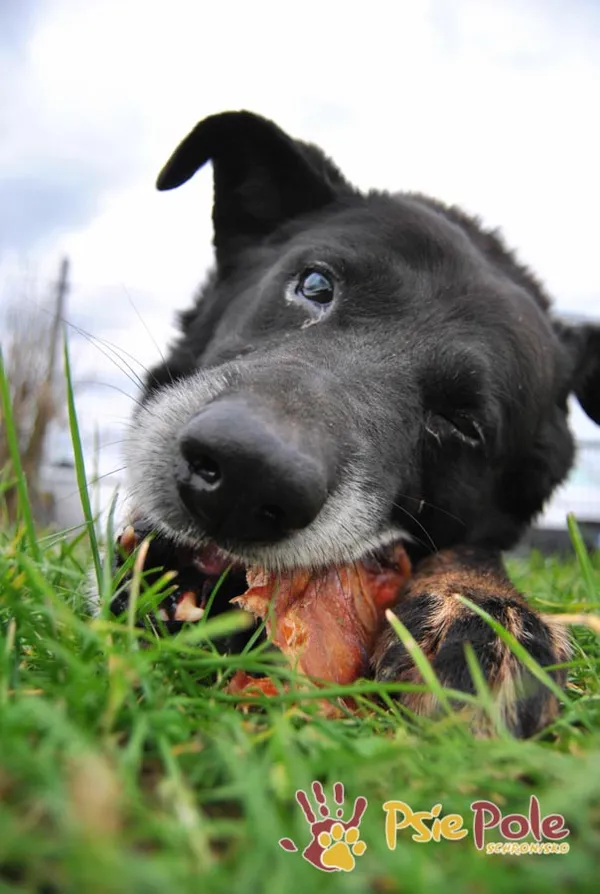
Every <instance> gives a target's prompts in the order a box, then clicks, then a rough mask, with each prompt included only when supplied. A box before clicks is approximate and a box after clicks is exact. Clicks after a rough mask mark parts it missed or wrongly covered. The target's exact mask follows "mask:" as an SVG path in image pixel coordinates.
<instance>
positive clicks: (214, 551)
mask: <svg viewBox="0 0 600 894" xmlns="http://www.w3.org/2000/svg"><path fill="white" fill-rule="evenodd" d="M231 564H232V562H231V559H230V558H229V557H228V556H227V555H226V554H225V553H224V552H223V551H222V550H221V549H219V547H218V546H217V545H216V543H208V544H206V546H202V547H200V549H198V550H196V551H195V552H194V565H195V566H196V568H197V569H198V571H201V572H202V574H206V575H207V577H220V576H221V574H223V572H224V571H225V569H226V568H229V567H231Z"/></svg>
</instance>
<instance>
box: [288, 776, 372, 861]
mask: <svg viewBox="0 0 600 894" xmlns="http://www.w3.org/2000/svg"><path fill="white" fill-rule="evenodd" d="M312 793H313V796H314V800H315V805H314V806H313V805H312V804H311V802H310V800H309V798H308V795H307V793H306V792H305V791H303V790H302V789H299V790H298V791H297V792H296V801H297V802H298V804H299V806H300V809H301V810H302V813H303V814H304V817H305V819H306V822H307V823H308V826H309V829H310V834H311V839H310V841H309V842H308V844H307V845H306V847H305V848H304V850H303V851H302V856H303V857H304V859H305V860H307V861H308V862H309V863H311V864H312V865H313V866H315V867H316V868H317V869H321V870H323V872H351V871H352V870H353V869H354V867H355V866H356V860H355V857H362V855H363V854H364V852H365V851H366V849H367V845H366V844H365V842H364V841H362V840H361V838H360V832H359V826H360V822H361V820H362V818H363V815H364V812H365V810H366V809H367V799H366V798H363V797H359V798H357V799H356V801H355V802H354V807H353V809H352V816H351V817H350V819H348V820H344V819H343V816H344V786H343V785H342V783H341V782H336V783H335V784H334V786H333V800H334V803H335V805H336V807H335V815H334V816H333V815H332V813H331V810H330V808H329V807H328V805H327V800H326V798H325V792H324V791H323V786H322V785H321V783H320V782H313V784H312ZM279 846H280V847H282V848H283V850H284V851H289V852H291V853H293V852H295V851H297V850H298V846H297V845H296V843H295V842H294V841H292V839H291V838H282V839H281V840H280V841H279Z"/></svg>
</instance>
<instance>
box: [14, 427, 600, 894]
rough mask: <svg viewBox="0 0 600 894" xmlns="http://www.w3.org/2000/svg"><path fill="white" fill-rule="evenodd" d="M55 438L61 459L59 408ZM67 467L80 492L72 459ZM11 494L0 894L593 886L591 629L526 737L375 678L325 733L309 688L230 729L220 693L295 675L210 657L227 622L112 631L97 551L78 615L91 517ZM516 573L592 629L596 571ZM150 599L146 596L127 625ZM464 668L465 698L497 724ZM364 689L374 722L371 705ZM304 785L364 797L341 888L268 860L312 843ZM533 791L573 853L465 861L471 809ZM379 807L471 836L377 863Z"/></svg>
mask: <svg viewBox="0 0 600 894" xmlns="http://www.w3.org/2000/svg"><path fill="white" fill-rule="evenodd" d="M71 428H72V432H73V434H74V443H75V444H76V445H77V444H78V438H77V436H76V417H75V414H74V412H72V413H71ZM77 462H78V468H79V473H80V479H81V481H82V482H83V481H84V480H85V470H84V469H83V458H82V455H81V454H80V453H78V454H77ZM16 468H17V474H18V465H17V466H16ZM26 498H27V497H26V489H25V488H24V486H23V482H21V501H22V524H21V525H19V526H18V528H17V530H9V529H8V528H5V530H4V531H3V532H2V533H1V534H0V892H9V891H31V892H44V894H55V892H56V894H63V892H64V894H67V892H74V894H88V892H90V894H92V892H99V894H105V892H106V894H109V892H121V891H122V892H130V894H137V892H139V894H152V892H170V894H178V892H188V891H189V892H200V891H207V892H213V891H214V892H220V891H223V892H233V891H235V892H246V891H247V892H249V894H250V892H251V894H254V892H262V891H265V892H271V891H272V892H288V891H290V892H296V891H299V892H304V891H311V892H313V891H314V892H317V891H348V892H371V891H372V892H376V894H378V892H382V894H386V892H396V891H397V892H404V891H409V892H420V891H423V892H430V891H431V892H437V891H444V892H446V891H448V890H453V889H456V890H459V891H461V892H463V891H464V892H473V894H482V892H488V891H490V892H503V891H507V892H510V894H514V892H520V891H523V892H536V891H540V892H541V891H549V890H551V891H573V892H584V891H588V890H589V891H592V890H596V888H597V878H598V854H600V640H599V638H598V636H597V635H596V634H595V633H594V632H593V631H592V630H591V629H589V628H588V627H585V626H576V627H574V628H573V631H574V638H575V644H576V649H575V654H574V658H573V661H572V662H571V664H570V671H569V680H570V682H569V688H568V692H567V696H568V698H567V704H566V705H565V706H564V708H563V712H562V714H561V716H560V718H559V719H558V720H557V721H556V722H555V723H554V724H553V726H552V727H551V728H550V729H549V730H547V731H546V732H545V733H544V735H542V736H539V737H538V738H536V739H534V740H531V741H527V742H522V741H516V740H514V739H513V738H511V737H510V736H509V735H508V734H507V733H506V731H504V730H502V729H499V735H498V737H497V738H495V739H477V738H474V737H473V736H472V735H471V733H470V731H469V728H468V726H467V724H466V722H465V720H464V719H463V718H462V717H460V716H458V715H456V714H453V713H451V712H450V713H446V712H444V713H443V714H442V716H441V717H440V719H438V720H419V719H417V718H412V717H408V716H406V714H405V713H403V712H401V711H400V710H398V709H397V708H395V707H394V703H393V700H392V698H391V696H392V694H393V690H394V687H393V686H387V687H381V686H380V687H377V686H375V684H372V683H357V684H355V686H354V687H352V692H353V694H354V695H355V697H356V700H357V702H358V704H359V707H360V709H361V710H360V711H359V713H358V715H355V714H350V713H348V714H347V716H343V717H341V718H339V719H325V718H324V717H323V716H321V714H320V713H319V697H322V695H323V693H322V692H319V691H317V690H315V689H309V690H304V691H303V692H298V691H296V692H295V693H293V694H291V695H290V694H287V695H286V694H282V695H281V696H279V697H277V698H274V699H271V700H266V699H258V700H257V702H258V703H259V704H257V708H258V709H257V710H254V711H252V712H249V713H244V712H243V711H241V710H240V705H239V701H240V700H239V699H236V698H235V697H233V696H230V695H227V693H226V692H225V691H224V689H225V684H226V682H227V680H228V679H229V677H230V676H231V674H232V673H233V672H234V671H235V670H236V669H239V668H244V669H246V670H252V671H258V672H267V671H268V672H271V673H272V674H273V675H274V676H275V677H276V678H278V679H281V680H290V679H293V674H291V672H290V671H286V669H285V667H283V666H282V665H281V664H279V663H277V662H275V659H274V658H273V657H272V656H270V655H269V654H268V653H267V652H265V651H264V649H262V648H260V647H258V648H256V647H255V648H253V649H251V650H249V651H247V652H246V653H244V654H243V655H237V656H227V655H220V654H219V653H218V651H217V649H216V648H215V646H214V642H216V641H217V640H218V637H219V636H220V635H222V634H223V633H224V632H226V630H227V629H228V628H229V629H230V628H232V626H234V625H236V624H238V623H239V620H238V617H239V616H233V617H232V618H228V619H222V618H216V619H214V620H210V619H209V620H208V621H207V622H206V623H205V622H204V621H203V622H201V623H200V624H199V625H197V627H195V628H194V629H192V630H190V631H189V632H186V633H185V634H183V635H180V636H179V637H174V638H162V639H161V638H158V637H156V636H154V635H153V634H152V633H151V632H146V633H144V632H141V631H140V630H139V629H138V628H136V627H135V626H134V623H133V622H134V620H135V617H134V611H133V610H132V612H131V613H130V614H128V615H127V616H126V617H124V618H122V619H119V620H118V621H117V620H115V619H113V618H111V617H110V615H109V614H108V612H107V611H106V606H107V604H108V601H109V599H110V597H111V595H112V594H113V592H114V589H115V587H117V586H118V581H114V580H113V578H112V575H111V574H110V556H108V557H107V558H106V559H105V560H104V562H102V560H101V559H100V558H99V557H98V554H96V559H97V561H98V565H97V568H96V573H97V575H98V577H99V581H100V591H101V592H102V594H103V599H104V610H103V611H102V612H101V614H100V616H99V617H98V618H96V619H92V618H90V616H89V613H88V606H87V601H86V591H87V586H88V583H87V579H88V576H89V569H90V567H92V568H94V561H93V559H94V552H95V546H94V544H93V543H90V538H89V535H90V531H91V530H92V526H91V524H90V522H91V519H90V517H89V513H90V509H89V503H88V505H87V508H86V512H87V516H88V525H87V530H86V532H85V533H84V534H82V535H81V536H80V537H79V538H78V539H75V540H71V541H70V542H69V541H66V540H65V539H63V538H61V537H58V536H46V537H42V536H34V532H33V528H32V522H31V518H30V515H28V513H27V510H26V503H25V502H24V501H26ZM111 539H112V538H111V537H110V535H109V537H108V542H109V543H110V542H111ZM511 574H512V576H513V579H514V580H515V582H516V583H517V584H518V586H519V587H521V588H522V589H523V590H525V591H526V592H527V593H529V594H531V601H532V603H533V605H535V606H536V607H537V608H539V609H540V610H541V611H543V612H558V613H570V614H586V613H590V614H594V613H595V614H596V616H597V615H598V610H599V609H600V561H599V559H598V557H596V558H595V559H594V560H592V561H589V560H588V559H587V557H586V556H585V554H584V553H583V552H582V551H579V556H578V559H573V560H572V561H567V562H560V561H558V560H553V559H544V558H542V557H541V556H539V555H534V556H532V557H531V559H530V560H529V561H514V562H512V563H511ZM167 585H168V583H167ZM157 599H158V593H157V592H150V593H149V592H144V588H143V587H141V588H140V592H139V596H138V600H137V605H136V606H135V607H134V608H135V611H136V612H137V613H138V614H139V613H143V612H144V611H147V610H148V607H149V606H151V605H152V604H153V603H154V602H156V600H157ZM398 634H399V635H404V632H403V631H402V630H398ZM473 658H474V656H473V655H472V654H470V660H471V662H472V668H473V673H474V676H475V678H476V683H477V686H476V689H477V696H476V697H475V700H476V701H477V702H478V703H480V704H481V705H482V706H483V707H484V709H486V708H487V709H488V710H490V711H493V706H491V705H490V704H489V693H487V691H486V688H485V684H484V682H483V680H481V678H480V677H478V676H477V670H478V668H477V666H476V662H475V663H474V664H473ZM539 670H540V672H541V673H542V675H543V671H542V670H541V669H539ZM429 685H431V686H432V687H434V689H435V687H436V686H439V683H438V682H437V680H436V679H435V677H432V678H431V679H430V681H429ZM397 688H398V687H396V689H397ZM374 690H377V691H378V692H379V694H380V695H381V698H382V700H383V701H384V702H386V701H387V703H388V707H387V708H385V709H384V708H383V707H381V706H379V707H378V706H376V705H375V706H372V707H371V709H368V707H367V706H368V704H369V702H368V701H367V699H368V695H369V694H370V693H372V692H373V691H374ZM340 691H342V689H341V687H331V688H330V689H328V690H327V692H328V693H329V694H330V695H331V696H332V697H333V696H334V695H336V694H339V692H340ZM313 780H321V781H322V782H323V783H324V785H325V790H326V792H327V794H328V795H329V794H330V792H331V786H332V784H333V783H334V782H336V781H338V780H341V781H342V782H343V783H344V784H345V786H346V802H347V804H348V803H350V804H351V803H352V802H353V801H354V798H355V797H357V796H358V795H363V796H366V797H367V798H368V800H369V806H368V808H367V811H366V814H365V816H364V819H363V821H362V824H361V827H360V829H361V836H362V838H363V840H364V841H365V842H366V843H367V851H366V853H365V854H364V856H361V857H359V858H358V859H357V866H356V869H355V870H354V871H353V872H349V873H342V872H339V873H329V874H326V873H323V872H320V871H318V870H317V869H315V868H313V867H312V866H310V865H309V864H308V863H307V862H306V861H304V860H303V859H302V857H301V855H300V854H299V853H295V854H291V853H286V852H284V851H283V850H282V849H281V848H279V847H278V840H279V839H280V838H282V837H284V836H286V837H290V838H292V839H293V840H295V841H296V843H297V844H298V845H299V846H300V849H302V848H303V847H304V845H305V844H306V843H307V842H308V835H307V827H306V824H305V821H304V819H303V817H302V815H301V813H300V810H299V809H298V805H297V804H296V802H295V800H294V793H295V791H296V790H297V789H299V788H303V789H309V787H310V784H311V783H312V781H313ZM532 794H535V795H536V796H537V797H538V798H539V800H540V802H541V808H542V812H543V813H545V814H547V813H560V814H564V816H565V819H566V823H567V826H568V827H569V828H570V829H571V834H570V837H569V838H568V839H567V841H568V843H569V845H570V851H569V853H568V854H565V855H537V856H501V855H495V856H492V855H487V854H485V853H484V852H479V851H477V850H476V849H475V847H474V845H473V839H472V834H471V816H472V814H471V810H470V804H471V802H472V801H475V800H477V799H488V800H492V801H494V802H495V803H497V804H498V806H500V807H501V809H502V811H503V812H504V813H505V814H506V813H509V812H515V811H516V812H524V813H526V812H527V807H528V803H529V798H530V796H531V795H532ZM390 799H395V800H402V801H405V802H408V803H409V804H410V806H411V807H412V808H413V809H414V810H429V809H430V808H431V807H432V806H433V805H435V804H437V803H440V802H441V803H442V805H443V813H444V814H447V813H449V812H453V813H459V814H461V815H462V816H463V817H464V819H465V827H466V828H467V829H469V835H468V836H467V837H466V838H464V839H463V840H461V841H455V842H447V841H442V842H440V843H435V842H430V843H426V844H423V843H417V842H415V841H413V840H411V837H410V835H411V832H410V830H403V831H400V832H399V833H398V840H397V847H396V849H395V850H393V851H391V850H389V849H388V847H387V845H386V841H385V834H384V818H385V815H384V811H383V809H382V805H383V803H384V802H385V801H387V800H390ZM488 835H489V840H495V841H497V840H499V839H500V836H499V835H498V834H497V833H493V832H492V833H488Z"/></svg>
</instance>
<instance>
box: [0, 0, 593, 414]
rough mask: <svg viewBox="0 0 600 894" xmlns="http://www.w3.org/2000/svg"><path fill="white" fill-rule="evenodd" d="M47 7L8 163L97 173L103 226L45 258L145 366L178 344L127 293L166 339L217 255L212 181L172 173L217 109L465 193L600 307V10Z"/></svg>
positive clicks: (69, 239) (49, 242)
mask: <svg viewBox="0 0 600 894" xmlns="http://www.w3.org/2000/svg"><path fill="white" fill-rule="evenodd" d="M42 9H43V13H42V16H43V17H42V18H41V19H40V21H39V23H38V26H37V28H36V30H35V33H34V35H33V38H32V40H31V43H30V45H29V48H28V55H27V59H28V65H27V67H26V68H25V69H23V70H22V71H19V73H18V78H20V79H21V82H22V84H23V85H24V86H23V88H22V93H21V96H22V99H23V102H22V103H20V104H19V107H18V108H13V109H12V123H13V127H12V128H11V130H10V132H9V133H10V140H9V141H8V144H7V143H5V146H4V148H3V154H2V156H0V160H2V162H3V164H4V165H5V167H6V169H7V170H9V169H10V167H11V165H12V166H14V165H18V167H19V169H20V170H23V169H28V170H29V171H30V172H33V171H35V176H37V177H40V178H43V177H44V158H45V157H46V156H47V154H48V153H50V154H51V155H52V157H54V158H56V157H60V158H62V159H63V160H66V161H67V162H68V164H71V165H73V169H74V170H76V169H77V170H84V171H86V170H89V172H90V173H89V178H90V189H91V190H92V192H93V191H94V189H96V186H97V191H96V193H94V194H93V202H90V205H89V216H88V219H87V222H86V223H85V224H83V225H82V224H81V221H79V220H77V221H76V222H75V223H74V224H73V226H72V227H71V229H70V231H69V232H64V231H63V232H61V233H58V234H49V236H48V237H47V238H45V239H44V240H42V242H40V243H39V244H38V248H37V249H34V248H33V247H32V250H31V253H32V256H33V257H34V258H35V260H36V262H37V263H38V264H39V265H40V268H41V269H42V270H44V275H46V276H50V275H51V273H52V272H53V269H54V265H55V264H56V259H57V257H58V255H59V254H61V253H63V252H65V253H68V254H69V255H70V257H71V259H72V263H73V271H74V282H75V285H80V286H81V287H80V288H75V289H74V290H73V293H72V297H71V313H72V315H73V316H74V317H75V318H77V317H78V316H81V317H82V318H83V319H85V320H86V321H87V325H88V327H89V328H90V329H93V330H94V334H96V335H99V336H102V335H103V334H106V337H107V338H109V339H110V340H111V341H115V342H117V343H118V344H121V345H122V346H123V347H124V348H125V349H126V350H128V351H130V352H131V353H133V354H135V355H136V356H139V358H140V360H141V361H142V362H143V363H144V364H145V365H148V364H149V363H151V362H153V361H155V360H158V357H159V355H158V349H157V348H156V347H155V346H154V345H153V344H152V341H151V339H149V337H148V335H147V333H146V331H145V329H144V327H143V326H142V325H141V323H140V321H139V319H138V318H137V316H136V313H135V311H134V310H133V308H132V306H131V304H130V302H129V300H128V298H127V294H128V293H129V294H130V295H131V296H132V300H133V302H134V304H135V306H136V307H137V309H138V310H139V312H140V313H141V314H142V315H143V316H144V318H145V320H146V321H147V322H148V326H149V328H150V329H151V331H152V333H153V335H154V337H155V339H156V341H157V342H158V344H159V346H160V348H161V349H164V346H165V344H166V343H167V341H168V339H169V338H170V337H171V335H172V328H171V322H172V318H173V313H174V311H175V310H176V309H180V308H181V307H182V306H183V305H185V304H186V303H187V302H188V301H189V299H190V296H191V293H192V291H193V289H194V287H195V284H196V283H197V281H198V280H199V279H201V277H202V274H203V272H204V271H205V270H206V268H207V266H208V265H209V263H210V259H211V248H210V239H211V233H210V197H211V177H210V171H208V170H207V171H203V172H202V173H201V174H199V175H198V177H196V178H195V179H194V181H193V182H192V183H191V184H189V185H188V186H186V187H185V188H183V189H181V190H177V191H175V192H173V193H168V194H166V195H165V194H158V193H156V192H155V191H154V189H153V182H154V179H155V176H156V174H157V172H158V169H159V168H160V166H161V165H162V163H163V162H164V161H165V160H166V158H167V157H168V155H169V154H170V152H171V150H172V149H173V148H174V146H175V145H176V143H177V142H178V140H179V139H180V138H181V137H183V136H184V134H185V133H186V132H187V131H188V130H189V128H190V127H191V126H192V125H193V124H194V123H195V122H196V120H198V119H200V118H202V117H203V116H205V115H206V114H210V113H212V112H216V111H220V110H223V109H227V108H249V109H252V110H255V111H258V112H260V113H262V114H265V115H267V116H269V117H273V118H274V119H275V120H276V121H277V122H278V123H279V124H280V125H281V126H283V127H284V128H285V129H287V130H289V131H290V132H291V133H292V134H294V135H296V136H300V137H302V138H304V139H308V140H312V141H314V142H317V143H319V144H320V145H322V146H323V147H324V148H325V149H326V151H327V152H328V153H329V154H331V156H332V157H333V158H334V159H335V160H336V162H337V163H338V164H339V165H340V167H341V168H342V170H343V171H344V172H345V173H346V174H347V176H348V177H349V178H350V179H351V180H353V181H354V182H355V183H356V184H357V185H359V186H360V187H364V188H369V187H380V188H389V189H397V190H400V189H414V190H420V191H423V192H426V193H430V194H432V195H436V196H437V197H439V198H442V199H445V200H447V201H450V202H456V203H459V204H461V205H464V206H465V207H466V208H467V209H468V210H470V211H472V212H475V213H478V214H480V215H481V216H482V217H483V219H484V221H485V222H486V223H487V224H489V225H491V226H497V225H500V226H501V227H502V229H503V231H504V233H505V234H506V236H507V239H508V241H509V242H510V243H511V244H512V245H514V246H515V247H516V248H517V249H518V251H519V255H520V257H521V258H522V259H523V260H524V261H525V262H526V263H528V264H530V265H531V266H532V267H533V269H534V270H535V271H536V272H537V273H538V274H539V275H540V276H541V278H542V279H543V280H544V281H545V282H546V284H547V286H548V288H549V289H550V291H551V292H552V293H553V294H554V295H555V297H556V300H557V306H558V308H559V309H564V310H571V311H577V312H581V313H588V314H598V315H600V301H599V296H600V268H599V267H598V264H597V260H596V255H597V246H596V240H597V232H598V227H597V221H596V217H597V209H598V208H599V207H600V178H599V177H598V172H597V167H598V158H600V129H599V128H598V124H597V117H598V116H597V114H596V112H595V109H596V106H597V97H598V94H599V88H600V24H599V23H600V17H599V15H598V12H597V11H596V9H595V8H594V6H593V5H591V4H587V3H585V2H584V0H576V2H573V3H571V4H568V5H567V4H563V3H560V2H556V0H553V2H545V3H544V2H542V0H539V2H534V0H529V2H528V3H526V4H523V3H520V2H518V0H508V2H507V0H505V2H503V3H502V4H498V3H495V2H492V0H457V2H454V3H447V2H444V0H428V2H420V3H414V2H410V0H402V2H382V0H371V2H369V4H368V5H367V6H365V5H364V4H363V5H360V4H356V5H353V4H349V3H343V2H331V0H329V2H326V3H324V2H322V0H321V2H315V0H305V2H303V3H302V4H301V5H298V4H282V3H276V2H267V0H255V2H253V3H243V2H230V3H222V4H219V3H214V4H210V5H208V4H205V3H197V2H194V0H170V2H169V3H168V4H164V3H160V4H159V3H148V2H145V0H104V2H103V3H102V4H83V3H80V2H79V0H49V2H47V3H46V4H45V5H44V6H43V8H42ZM23 103H24V104H23ZM8 121H9V123H10V121H11V118H10V116H9V118H8ZM32 176H33V173H32ZM96 181H97V184H96ZM65 189H67V190H68V182H67V183H66V184H65ZM86 207H87V206H86ZM7 257H8V260H10V256H7ZM8 260H6V261H5V263H6V264H8ZM13 260H14V259H13ZM116 330H118V331H116ZM92 357H93V354H92V353H90V354H88V355H87V359H88V362H90V363H91V364H92V365H94V363H95V362H96V361H94V360H93V359H92ZM99 357H101V355H99ZM97 362H98V367H97V368H98V370H99V374H100V375H102V373H103V372H104V373H107V371H108V367H107V365H106V364H105V363H104V361H101V360H100V359H98V361H97ZM112 374H113V373H112V370H111V371H110V372H109V373H108V375H109V376H110V377H111V381H112ZM81 406H82V412H83V413H84V414H85V415H87V414H88V413H89V404H88V402H87V401H85V400H82V402H81ZM102 412H103V413H104V412H107V411H105V410H104V409H103V410H102ZM93 415H94V419H96V418H98V414H97V413H94V414H93Z"/></svg>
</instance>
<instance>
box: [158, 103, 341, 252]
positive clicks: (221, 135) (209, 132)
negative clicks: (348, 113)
mask: <svg viewBox="0 0 600 894" xmlns="http://www.w3.org/2000/svg"><path fill="white" fill-rule="evenodd" d="M207 161H212V164H213V176H214V208H213V223H214V232H215V238H214V242H215V248H216V250H217V261H218V262H219V263H220V264H221V263H223V262H224V263H227V262H228V261H229V260H230V256H231V253H232V252H235V250H236V249H238V248H240V247H242V246H244V245H245V244H247V243H248V242H250V241H252V240H254V241H255V240H257V239H260V238H262V237H264V236H267V235H268V234H270V233H271V232H273V230H275V229H276V227H277V226H279V224H281V223H283V222H284V221H286V220H289V219H291V218H293V217H296V216H297V215H299V214H304V213H306V212H310V211H315V210H317V209H319V208H322V207H323V206H325V205H327V204H329V203H330V202H331V201H333V199H334V198H335V196H336V194H337V192H338V191H339V181H341V182H342V183H343V182H344V181H343V178H342V177H341V175H340V174H339V171H337V169H336V168H335V166H334V165H333V164H331V163H330V162H328V160H327V159H326V158H325V156H322V155H321V154H320V153H319V151H318V150H316V149H315V148H314V147H308V146H306V145H304V144H303V143H300V142H297V141H295V140H293V139H291V137H289V136H288V135H287V134H285V133H284V132H283V131H282V130H280V129H279V128H278V127H277V126H276V125H275V124H273V122H272V121H268V120H267V119H266V118H261V117H259V116H258V115H254V114H252V113H251V112H225V113H223V114H221V115H213V116H211V117H210V118H205V119H204V121H201V122H200V123H199V124H197V125H196V127H195V128H194V129H193V130H192V132H191V133H190V134H188V136H187V137H186V138H185V139H184V140H183V142H182V143H181V144H180V145H179V146H178V147H177V149H176V150H175V152H174V153H173V155H172V156H171V158H170V159H169V161H168V162H167V163H166V165H165V166H164V168H163V169H162V171H161V172H160V174H159V176H158V180H157V184H156V185H157V188H158V189H159V190H166V189H174V188H175V187H177V186H181V184H182V183H185V182H186V181H187V180H189V179H190V177H192V176H193V175H194V174H195V173H196V171H198V170H199V169H200V168H201V167H202V166H203V165H204V164H206V162H207ZM316 162H320V164H317V163H316ZM328 174H329V175H333V176H328ZM336 178H337V180H336Z"/></svg>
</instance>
